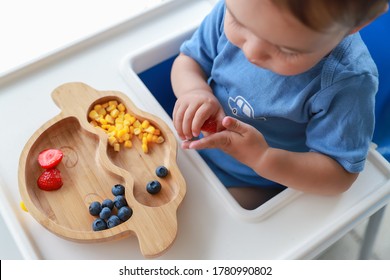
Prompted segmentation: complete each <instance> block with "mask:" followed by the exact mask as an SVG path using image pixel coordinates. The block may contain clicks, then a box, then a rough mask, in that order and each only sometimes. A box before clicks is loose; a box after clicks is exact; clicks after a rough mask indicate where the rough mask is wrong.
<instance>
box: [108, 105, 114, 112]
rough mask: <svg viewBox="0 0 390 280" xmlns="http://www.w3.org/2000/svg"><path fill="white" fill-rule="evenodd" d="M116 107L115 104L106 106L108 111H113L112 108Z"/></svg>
mask: <svg viewBox="0 0 390 280" xmlns="http://www.w3.org/2000/svg"><path fill="white" fill-rule="evenodd" d="M114 109H116V106H115V105H108V107H107V108H106V111H107V112H111V111H112V110H114Z"/></svg>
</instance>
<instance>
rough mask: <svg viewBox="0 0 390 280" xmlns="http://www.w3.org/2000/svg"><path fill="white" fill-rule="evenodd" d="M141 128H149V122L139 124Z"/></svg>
mask: <svg viewBox="0 0 390 280" xmlns="http://www.w3.org/2000/svg"><path fill="white" fill-rule="evenodd" d="M141 126H142V128H147V127H148V126H149V121H148V120H144V121H143V122H142V124H141Z"/></svg>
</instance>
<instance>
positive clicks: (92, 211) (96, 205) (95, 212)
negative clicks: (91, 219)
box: [89, 201, 102, 216]
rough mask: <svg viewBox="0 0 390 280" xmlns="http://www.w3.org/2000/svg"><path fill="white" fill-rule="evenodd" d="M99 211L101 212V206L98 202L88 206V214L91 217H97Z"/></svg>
mask: <svg viewBox="0 0 390 280" xmlns="http://www.w3.org/2000/svg"><path fill="white" fill-rule="evenodd" d="M100 211H102V205H101V204H100V202H99V201H94V202H92V203H91V204H90V205H89V213H90V214H91V215H92V216H99V213H100Z"/></svg>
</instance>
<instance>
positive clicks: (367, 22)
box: [349, 3, 389, 34]
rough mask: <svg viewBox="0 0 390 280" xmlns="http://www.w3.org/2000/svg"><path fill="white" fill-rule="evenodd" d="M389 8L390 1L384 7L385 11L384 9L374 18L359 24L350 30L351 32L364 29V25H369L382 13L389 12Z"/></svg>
mask: <svg viewBox="0 0 390 280" xmlns="http://www.w3.org/2000/svg"><path fill="white" fill-rule="evenodd" d="M388 10H389V3H387V4H386V6H385V7H384V9H383V11H382V12H381V13H379V14H377V15H376V16H375V17H374V18H372V19H370V20H368V21H366V22H364V23H363V24H361V25H359V26H357V27H355V28H353V29H352V30H351V31H350V32H349V34H354V33H356V32H358V31H360V30H361V29H363V28H364V27H366V26H367V25H369V24H370V23H371V22H373V21H374V20H376V19H377V18H378V17H380V16H381V15H383V14H385V13H387V11H388Z"/></svg>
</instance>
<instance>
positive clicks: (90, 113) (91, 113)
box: [88, 110, 99, 120]
mask: <svg viewBox="0 0 390 280" xmlns="http://www.w3.org/2000/svg"><path fill="white" fill-rule="evenodd" d="M88 117H90V118H91V119H93V120H95V119H96V118H99V114H98V112H96V111H95V110H92V111H91V112H89V114H88Z"/></svg>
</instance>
